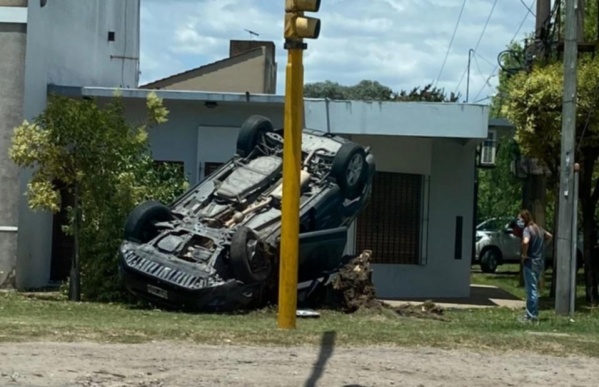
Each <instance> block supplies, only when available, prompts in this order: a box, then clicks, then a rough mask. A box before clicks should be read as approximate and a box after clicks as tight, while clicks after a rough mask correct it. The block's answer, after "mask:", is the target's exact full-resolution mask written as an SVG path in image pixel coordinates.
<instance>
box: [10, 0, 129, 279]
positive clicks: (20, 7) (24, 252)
mask: <svg viewBox="0 0 599 387" xmlns="http://www.w3.org/2000/svg"><path fill="white" fill-rule="evenodd" d="M139 22H140V8H139V0H58V1H56V0H49V1H46V0H29V1H27V0H0V195H1V196H0V214H2V220H1V221H0V227H1V228H0V287H3V286H4V287H6V286H12V285H14V283H15V272H16V285H17V286H18V287H19V288H28V287H41V286H46V285H47V284H48V281H49V279H50V252H51V250H52V215H51V214H40V213H33V212H31V211H29V209H28V208H27V201H26V200H25V198H24V197H23V192H24V191H25V188H26V183H27V181H28V179H29V177H30V176H31V175H30V171H20V178H19V173H18V172H19V171H17V169H16V167H15V166H14V164H12V162H11V161H10V159H9V158H8V154H7V153H8V148H9V147H10V142H11V137H12V129H13V128H14V127H15V126H17V125H18V124H20V123H21V122H22V120H23V119H24V118H26V119H32V118H34V117H35V116H37V115H38V114H40V113H41V112H42V111H43V110H44V109H45V107H46V101H47V96H48V85H51V84H58V85H67V86H69V85H72V86H75V85H77V86H81V85H87V86H112V87H136V86H137V84H138V74H139V71H138V69H139V59H138V58H139ZM19 181H20V184H19ZM17 230H18V233H17ZM15 251H16V257H15ZM15 268H16V271H15Z"/></svg>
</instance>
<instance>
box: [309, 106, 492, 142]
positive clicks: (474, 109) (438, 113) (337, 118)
mask: <svg viewBox="0 0 599 387" xmlns="http://www.w3.org/2000/svg"><path fill="white" fill-rule="evenodd" d="M488 109H489V108H488V106H483V105H471V104H456V103H440V102H401V103H398V102H363V101H326V100H321V99H306V102H305V117H306V126H308V127H312V128H314V129H320V130H323V131H325V132H327V131H328V132H331V133H344V134H352V135H353V134H374V133H376V134H381V135H382V134H384V135H389V136H410V137H431V138H432V137H435V138H466V139H472V138H479V139H484V138H486V137H487V125H488V121H489V110H488Z"/></svg>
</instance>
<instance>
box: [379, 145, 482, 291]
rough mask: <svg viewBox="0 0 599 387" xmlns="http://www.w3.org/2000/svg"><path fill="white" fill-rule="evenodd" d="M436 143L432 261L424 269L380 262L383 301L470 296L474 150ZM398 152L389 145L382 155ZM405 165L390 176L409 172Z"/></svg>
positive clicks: (432, 174) (432, 150)
mask: <svg viewBox="0 0 599 387" xmlns="http://www.w3.org/2000/svg"><path fill="white" fill-rule="evenodd" d="M401 141H403V140H401ZM430 143H431V147H430V153H429V154H430V198H429V226H428V230H427V234H428V244H427V258H426V262H425V264H423V265H382V264H374V265H373V282H374V284H375V288H376V292H377V295H378V296H379V297H383V298H416V297H417V298H426V297H466V296H468V295H469V292H470V288H469V285H470V279H469V276H470V262H471V251H472V237H473V235H472V216H473V201H474V147H472V146H469V147H468V146H464V145H462V144H461V143H459V142H457V141H455V140H449V139H434V140H432V141H430ZM394 149H395V148H394V147H391V146H390V147H388V148H387V149H386V152H385V153H386V154H385V156H383V155H381V156H382V157H383V158H386V157H392V155H393V154H395V153H396V151H395V150H394ZM387 155H388V156H387ZM381 156H379V155H377V158H378V157H381ZM403 167H404V165H401V164H400V163H398V167H397V168H395V170H390V172H409V171H407V170H405V169H404V168H403ZM456 216H462V217H463V229H462V253H461V259H460V260H456V259H455V258H454V247H455V243H454V240H455V222H456Z"/></svg>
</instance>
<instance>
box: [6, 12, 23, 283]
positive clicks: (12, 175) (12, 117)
mask: <svg viewBox="0 0 599 387" xmlns="http://www.w3.org/2000/svg"><path fill="white" fill-rule="evenodd" d="M13 3H14V2H13ZM0 5H13V4H6V2H4V4H3V3H2V2H0ZM26 38H27V35H26V26H25V24H16V23H0V288H3V287H12V286H14V283H13V282H14V274H15V273H14V271H15V267H16V251H17V233H16V228H17V227H18V223H17V220H18V208H19V206H18V203H19V199H20V196H21V195H19V191H18V187H19V181H18V179H19V171H18V168H17V167H16V165H14V164H13V162H12V161H11V160H10V158H9V157H8V149H9V148H10V145H11V142H12V140H11V139H12V134H13V128H14V127H15V126H17V125H19V124H20V123H21V121H22V120H23V96H24V85H25V47H26Z"/></svg>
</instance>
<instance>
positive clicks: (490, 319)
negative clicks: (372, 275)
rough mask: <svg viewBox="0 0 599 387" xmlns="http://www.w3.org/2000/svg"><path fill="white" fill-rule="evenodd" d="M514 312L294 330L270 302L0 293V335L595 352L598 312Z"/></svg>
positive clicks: (309, 324)
mask: <svg viewBox="0 0 599 387" xmlns="http://www.w3.org/2000/svg"><path fill="white" fill-rule="evenodd" d="M504 277H506V278H507V279H506V278H504ZM473 281H474V282H477V283H487V284H498V285H500V286H501V287H503V288H504V289H506V290H508V291H513V292H514V293H515V294H516V295H523V290H522V289H520V288H518V287H517V286H515V285H516V281H517V279H516V277H515V276H508V275H503V274H501V273H498V274H496V275H482V274H473ZM510 281H511V282H510ZM510 283H512V285H510ZM519 314H520V311H513V310H509V309H505V308H490V309H473V310H446V311H445V316H446V317H447V318H448V320H449V321H438V320H433V319H417V318H408V317H398V316H397V315H395V314H394V313H393V312H391V311H383V312H360V313H357V314H353V315H345V314H342V313H337V312H331V311H322V314H321V318H319V319H306V320H303V319H298V321H297V329H296V330H292V331H282V330H279V329H277V322H276V312H275V311H274V310H271V309H265V310H260V311H256V312H253V313H250V314H247V315H207V314H185V313H173V312H163V311H159V310H148V309H135V308H131V307H128V306H125V305H114V304H95V303H73V302H68V301H64V300H48V299H43V298H42V297H40V296H35V297H30V296H29V297H28V296H25V295H21V294H18V293H0V342H19V341H42V340H43V341H48V340H49V341H97V342H118V343H141V342H147V341H152V340H157V341H162V340H171V341H186V342H195V343H206V344H219V345H227V344H238V345H240V344H247V345H302V344H308V345H309V344H314V345H318V344H319V343H320V342H321V340H323V337H329V338H330V336H331V335H330V332H334V333H335V345H340V346H360V345H400V346H434V347H441V348H448V349H449V348H470V349H475V350H500V351H501V350H506V351H507V350H529V351H534V352H539V353H542V354H558V355H567V354H584V355H589V356H594V357H599V311H597V310H590V309H584V310H582V309H581V310H580V311H579V312H577V314H576V316H575V319H574V322H571V321H570V320H569V318H563V317H556V316H555V314H554V313H553V312H552V311H551V310H544V311H543V312H542V314H541V323H540V325H538V326H524V325H521V324H519V323H518V322H517V321H516V317H517V316H518V315H519ZM327 332H329V334H327V335H325V333H327Z"/></svg>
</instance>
